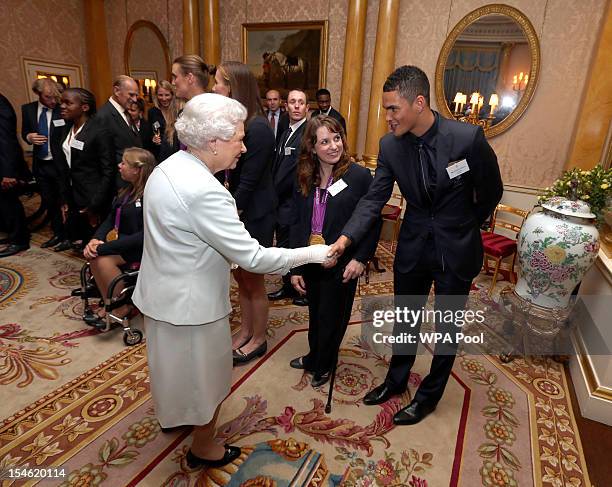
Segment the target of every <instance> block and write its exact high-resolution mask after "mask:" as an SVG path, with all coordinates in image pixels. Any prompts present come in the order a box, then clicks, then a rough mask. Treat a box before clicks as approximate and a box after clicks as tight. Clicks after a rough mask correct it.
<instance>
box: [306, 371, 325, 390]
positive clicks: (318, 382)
mask: <svg viewBox="0 0 612 487" xmlns="http://www.w3.org/2000/svg"><path fill="white" fill-rule="evenodd" d="M329 376H330V373H329V372H325V373H324V374H315V375H313V376H312V380H311V381H310V385H311V386H312V387H320V386H322V385H323V384H325V383H327V381H329Z"/></svg>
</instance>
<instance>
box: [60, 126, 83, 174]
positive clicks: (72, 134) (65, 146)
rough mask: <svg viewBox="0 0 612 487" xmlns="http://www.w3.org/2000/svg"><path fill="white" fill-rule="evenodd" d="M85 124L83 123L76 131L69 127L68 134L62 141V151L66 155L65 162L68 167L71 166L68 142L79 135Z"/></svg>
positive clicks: (70, 152)
mask: <svg viewBox="0 0 612 487" xmlns="http://www.w3.org/2000/svg"><path fill="white" fill-rule="evenodd" d="M84 126H85V124H83V125H81V126H80V127H79V128H78V130H77V131H76V132H74V127H71V128H70V130H69V131H68V135H67V136H66V138H65V139H64V143H63V144H62V150H63V151H64V155H65V156H66V162H67V163H68V167H70V168H71V167H72V161H71V156H72V151H71V150H70V143H71V142H72V140H73V139H74V138H75V137H76V136H77V135H79V132H80V131H81V129H82V128H83V127H84Z"/></svg>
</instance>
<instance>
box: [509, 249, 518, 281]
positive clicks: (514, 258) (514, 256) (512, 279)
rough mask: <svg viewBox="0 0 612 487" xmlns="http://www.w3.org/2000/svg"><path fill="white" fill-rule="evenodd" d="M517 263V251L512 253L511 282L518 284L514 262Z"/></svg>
mask: <svg viewBox="0 0 612 487" xmlns="http://www.w3.org/2000/svg"><path fill="white" fill-rule="evenodd" d="M515 263H516V252H514V254H512V265H511V266H510V282H511V283H512V284H516V277H517V276H515V274H514V264H515Z"/></svg>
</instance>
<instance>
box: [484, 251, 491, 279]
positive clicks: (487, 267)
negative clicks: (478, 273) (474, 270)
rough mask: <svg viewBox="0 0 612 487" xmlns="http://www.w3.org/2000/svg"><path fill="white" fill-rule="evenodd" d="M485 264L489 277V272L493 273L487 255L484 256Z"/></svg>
mask: <svg viewBox="0 0 612 487" xmlns="http://www.w3.org/2000/svg"><path fill="white" fill-rule="evenodd" d="M483 264H484V270H485V274H487V275H488V274H489V272H491V271H490V270H489V256H488V255H487V254H484V260H483Z"/></svg>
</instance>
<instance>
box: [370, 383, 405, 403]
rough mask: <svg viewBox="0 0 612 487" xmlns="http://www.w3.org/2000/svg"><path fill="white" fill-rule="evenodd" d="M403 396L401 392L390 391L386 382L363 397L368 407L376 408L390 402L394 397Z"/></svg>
mask: <svg viewBox="0 0 612 487" xmlns="http://www.w3.org/2000/svg"><path fill="white" fill-rule="evenodd" d="M397 394H401V392H397V391H394V390H393V389H390V388H389V386H387V384H386V383H385V382H383V383H382V384H381V385H379V386H378V387H375V388H374V389H372V390H371V391H370V392H368V393H367V394H366V395H365V396H364V397H363V403H364V404H365V405H366V406H374V405H376V404H382V403H383V402H386V401H388V400H389V399H390V398H391V397H392V396H396V395H397Z"/></svg>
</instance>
